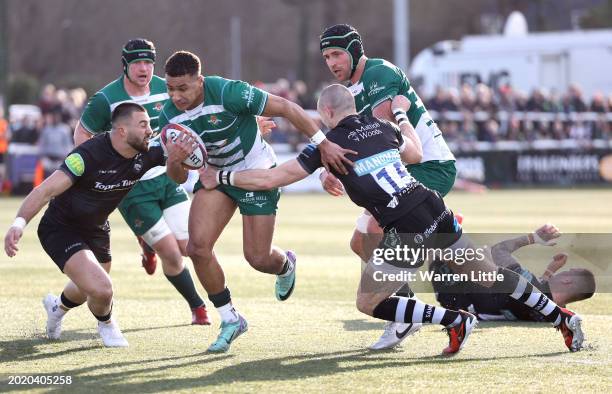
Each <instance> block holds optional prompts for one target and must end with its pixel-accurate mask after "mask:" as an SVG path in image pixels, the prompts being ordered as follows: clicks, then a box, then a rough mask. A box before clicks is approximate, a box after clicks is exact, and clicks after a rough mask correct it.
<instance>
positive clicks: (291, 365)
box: [7, 350, 567, 393]
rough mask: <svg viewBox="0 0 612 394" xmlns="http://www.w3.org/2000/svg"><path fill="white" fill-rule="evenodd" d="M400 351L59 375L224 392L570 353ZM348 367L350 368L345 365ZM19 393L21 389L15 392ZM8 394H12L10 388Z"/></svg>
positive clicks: (140, 388)
mask: <svg viewBox="0 0 612 394" xmlns="http://www.w3.org/2000/svg"><path fill="white" fill-rule="evenodd" d="M395 353H396V352H393V353H391V352H383V353H381V352H370V351H368V350H346V351H340V352H321V353H312V354H303V355H295V356H285V357H276V358H264V359H259V360H253V361H245V362H238V363H235V364H232V365H229V366H225V367H222V368H220V369H217V370H214V371H213V372H212V373H206V372H207V368H206V367H205V365H206V364H211V363H215V362H220V361H224V360H228V359H230V358H232V357H233V356H232V355H208V354H206V353H196V354H192V355H187V356H177V357H166V358H159V359H149V360H138V361H130V362H118V363H110V364H105V365H104V366H89V367H86V368H82V369H76V370H70V371H64V372H57V374H66V375H70V376H72V378H73V382H74V383H73V388H75V389H78V388H79V387H80V388H81V389H83V388H84V387H88V388H91V390H92V391H98V390H100V391H105V392H106V391H118V392H137V393H154V392H160V391H176V390H190V389H197V388H204V389H205V390H210V389H211V388H218V389H220V390H223V388H224V387H225V388H227V386H225V385H228V384H232V383H236V382H264V381H286V380H299V379H304V378H316V377H321V376H333V375H336V374H340V373H344V372H355V371H366V370H377V369H384V368H388V367H410V366H418V365H429V366H430V367H434V368H435V367H436V365H438V366H440V365H442V364H451V363H452V364H458V365H460V364H464V363H471V362H482V361H499V360H502V359H524V358H525V357H553V356H558V355H561V354H567V353H566V352H555V353H547V354H530V355H525V354H522V355H516V356H506V357H484V358H467V359H466V358H453V357H447V356H441V355H440V356H429V357H419V358H406V357H404V356H402V357H401V358H400V357H398V356H397V354H395ZM164 362H166V363H167V364H166V365H158V364H156V365H149V363H164ZM347 363H348V364H347ZM132 366H140V368H137V369H129V368H130V367H132ZM100 368H104V369H117V368H120V369H122V371H120V372H108V373H103V374H99V375H95V376H91V375H88V374H90V373H92V372H97V371H99V370H100ZM185 368H196V369H195V371H197V372H195V374H196V375H198V376H194V373H191V376H190V377H187V378H173V377H171V378H165V377H164V378H156V377H155V376H154V375H153V374H152V372H155V371H159V372H160V373H169V374H170V375H172V370H176V371H181V370H183V372H181V373H183V374H184V369H185ZM139 376H147V378H146V379H144V380H145V381H144V382H143V381H140V382H126V380H129V379H137V378H138V377H139ZM50 388H51V389H52V391H63V390H64V389H65V388H61V387H50ZM14 389H15V390H17V389H18V387H14ZM7 391H14V390H13V387H9V389H8V390H7Z"/></svg>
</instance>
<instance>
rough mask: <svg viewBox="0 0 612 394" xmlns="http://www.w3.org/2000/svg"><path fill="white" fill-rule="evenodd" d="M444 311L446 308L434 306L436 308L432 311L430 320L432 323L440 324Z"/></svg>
mask: <svg viewBox="0 0 612 394" xmlns="http://www.w3.org/2000/svg"><path fill="white" fill-rule="evenodd" d="M445 313H446V309H444V308H442V307H441V306H436V310H435V311H434V314H433V317H432V318H431V322H432V323H433V324H440V322H441V321H442V318H443V317H444V314H445Z"/></svg>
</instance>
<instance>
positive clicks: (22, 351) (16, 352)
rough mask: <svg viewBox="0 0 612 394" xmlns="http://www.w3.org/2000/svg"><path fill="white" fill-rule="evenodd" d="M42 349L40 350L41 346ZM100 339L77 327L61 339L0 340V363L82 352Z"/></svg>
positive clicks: (39, 336)
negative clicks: (72, 344)
mask: <svg viewBox="0 0 612 394" xmlns="http://www.w3.org/2000/svg"><path fill="white" fill-rule="evenodd" d="M184 326H190V324H174V325H166V326H156V327H139V328H130V329H126V330H122V332H123V333H130V332H138V331H151V330H163V329H168V328H177V327H184ZM90 340H97V342H98V343H97V344H95V345H86V346H78V347H73V348H70V349H63V350H60V351H57V352H53V351H48V350H49V349H48V348H49V347H52V346H53V345H54V344H57V345H61V346H66V345H67V343H68V342H75V344H76V343H77V341H90ZM43 347H44V348H45V350H44V351H41V349H42V348H43ZM103 347H104V346H103V345H102V340H101V339H100V338H99V336H98V333H97V331H96V329H95V328H94V327H92V328H91V330H87V329H79V330H66V331H63V332H62V339H60V340H50V339H48V338H47V337H46V336H44V334H39V335H36V336H34V337H32V338H24V339H11V340H8V341H2V342H0V363H5V362H10V361H32V360H42V359H46V358H49V359H53V358H55V357H60V356H63V355H66V354H71V353H76V352H82V351H87V350H93V349H97V348H103Z"/></svg>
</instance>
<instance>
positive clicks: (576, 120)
mask: <svg viewBox="0 0 612 394" xmlns="http://www.w3.org/2000/svg"><path fill="white" fill-rule="evenodd" d="M254 85H255V86H257V87H259V88H262V89H264V90H266V91H268V92H270V93H273V94H276V95H278V96H281V97H284V98H286V99H288V100H291V101H293V102H296V103H297V104H299V105H300V106H302V107H303V108H305V109H307V110H310V113H311V114H312V115H313V116H314V117H316V113H315V111H314V110H315V109H316V99H317V96H318V92H319V91H320V90H321V89H322V87H324V86H326V84H322V85H321V86H320V87H319V89H317V90H316V91H314V92H311V91H309V90H308V87H307V85H306V84H305V83H304V82H303V81H300V80H298V81H294V82H289V81H288V80H287V79H284V78H281V79H278V80H277V81H276V82H273V83H264V82H259V81H258V82H254ZM417 91H418V89H417ZM421 97H422V99H423V102H424V104H425V107H426V108H427V109H428V110H429V112H430V114H431V115H432V117H433V118H434V120H435V121H436V122H437V123H438V125H439V126H440V129H441V130H442V132H443V133H444V137H445V139H446V140H447V141H449V142H454V141H456V142H460V143H461V142H475V141H488V142H496V141H535V140H542V139H552V140H563V139H578V140H592V139H605V140H608V139H610V137H611V133H612V95H609V96H605V95H604V94H602V93H595V94H594V95H593V96H592V97H591V99H590V100H587V99H585V98H584V96H583V94H582V92H581V89H580V88H579V87H578V86H576V85H572V86H570V87H569V89H568V90H567V92H564V93H562V94H560V93H559V92H556V91H550V92H547V91H545V90H544V89H535V90H533V91H532V92H531V93H530V94H529V95H527V94H526V93H524V92H520V91H516V90H514V89H513V88H512V87H511V86H509V85H504V86H501V87H499V88H491V87H489V86H486V85H484V84H478V85H476V86H471V85H468V84H465V85H463V86H462V87H461V88H460V89H455V88H438V89H437V91H436V93H435V94H434V95H432V96H431V97H423V96H421ZM86 100H87V93H86V92H85V90H83V89H80V88H77V89H71V90H66V89H57V88H55V87H54V86H53V85H46V86H45V87H44V88H43V89H42V91H41V94H40V98H39V101H38V103H37V107H38V108H39V110H40V113H39V114H38V113H36V114H25V115H24V116H21V117H17V118H13V117H11V121H10V123H9V124H8V129H7V130H6V131H5V132H4V134H3V137H2V136H0V138H4V139H6V140H8V142H17V143H26V144H33V145H41V152H45V151H53V154H54V155H55V154H59V153H61V152H59V150H58V149H51V148H46V146H50V145H56V144H58V143H59V142H61V143H62V149H61V150H62V151H64V150H65V149H67V148H68V145H67V143H66V141H67V140H66V139H65V138H63V137H64V134H68V135H69V136H71V135H72V130H74V127H75V126H76V123H77V122H78V119H79V117H80V113H81V111H82V109H83V106H84V105H85V104H86ZM276 122H277V125H278V127H277V128H276V129H275V130H274V131H273V132H272V133H271V135H270V136H269V137H268V138H269V139H270V140H271V141H272V142H274V143H288V144H289V145H291V146H293V147H295V148H297V146H298V145H299V144H300V143H302V142H305V139H304V138H303V137H302V136H301V135H300V133H298V132H297V131H295V130H293V128H292V126H291V125H290V124H289V123H288V122H287V121H286V120H283V119H276ZM43 136H44V138H42V137H43ZM0 145H1V144H0ZM0 153H1V152H0Z"/></svg>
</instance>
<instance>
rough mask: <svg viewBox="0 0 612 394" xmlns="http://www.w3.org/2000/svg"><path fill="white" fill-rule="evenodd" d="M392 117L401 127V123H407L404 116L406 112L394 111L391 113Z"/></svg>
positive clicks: (406, 118) (401, 110)
mask: <svg viewBox="0 0 612 394" xmlns="http://www.w3.org/2000/svg"><path fill="white" fill-rule="evenodd" d="M393 116H395V121H396V122H397V123H398V124H399V125H401V124H402V123H403V122H407V121H408V116H407V115H406V111H404V110H403V109H399V108H398V109H395V110H394V111H393Z"/></svg>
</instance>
